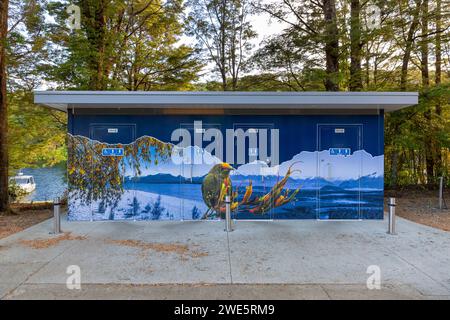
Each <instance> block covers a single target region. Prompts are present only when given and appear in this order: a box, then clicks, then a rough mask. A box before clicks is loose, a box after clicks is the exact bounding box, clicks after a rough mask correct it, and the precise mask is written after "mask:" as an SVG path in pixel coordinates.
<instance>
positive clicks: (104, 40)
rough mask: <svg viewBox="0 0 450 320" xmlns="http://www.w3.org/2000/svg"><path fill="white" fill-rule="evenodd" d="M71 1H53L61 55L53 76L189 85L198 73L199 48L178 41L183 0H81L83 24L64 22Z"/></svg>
mask: <svg viewBox="0 0 450 320" xmlns="http://www.w3.org/2000/svg"><path fill="white" fill-rule="evenodd" d="M68 3H69V2H68V1H67V0H65V1H59V2H54V3H51V4H50V12H51V14H52V15H53V16H54V17H56V22H57V23H56V24H54V25H53V26H52V28H53V30H54V32H53V36H52V41H53V42H54V43H55V44H56V45H57V46H55V47H56V49H55V50H54V58H53V59H54V60H58V63H56V68H51V70H50V71H51V74H50V79H52V80H54V81H55V82H57V83H58V84H60V85H61V87H65V88H77V89H91V90H111V89H115V90H185V89H188V88H189V85H190V83H191V81H193V80H195V79H196V77H197V71H198V69H199V65H200V64H199V62H198V59H197V57H196V53H195V51H194V50H193V49H192V48H191V47H189V46H186V45H182V44H179V43H178V41H179V39H180V37H181V35H182V24H181V22H180V19H181V11H182V9H183V7H182V6H181V0H170V1H162V0H115V1H112V0H79V1H77V2H75V4H78V5H79V6H80V8H81V17H82V18H81V29H80V30H68V29H67V28H66V27H65V24H64V20H65V19H66V18H67V13H66V12H65V8H66V6H67V5H68ZM58 48H60V49H59V50H58Z"/></svg>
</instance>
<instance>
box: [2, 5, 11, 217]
mask: <svg viewBox="0 0 450 320" xmlns="http://www.w3.org/2000/svg"><path fill="white" fill-rule="evenodd" d="M8 6H9V1H8V0H1V1H0V212H5V211H8V210H9V196H8V140H7V138H8V108H7V104H6V61H5V59H6V49H5V47H6V41H7V32H8Z"/></svg>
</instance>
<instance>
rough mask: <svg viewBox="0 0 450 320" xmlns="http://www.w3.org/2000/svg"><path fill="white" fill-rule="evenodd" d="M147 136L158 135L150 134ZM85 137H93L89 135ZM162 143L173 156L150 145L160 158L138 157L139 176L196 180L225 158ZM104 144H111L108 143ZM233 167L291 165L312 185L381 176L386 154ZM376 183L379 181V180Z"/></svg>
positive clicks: (256, 171) (279, 169)
mask: <svg viewBox="0 0 450 320" xmlns="http://www.w3.org/2000/svg"><path fill="white" fill-rule="evenodd" d="M145 137H148V138H151V139H155V138H152V137H149V136H145ZM142 138H144V137H141V138H138V139H137V140H136V141H135V142H134V143H138V141H139V140H140V139H142ZM85 139H87V140H90V139H88V138H85ZM90 141H91V143H101V142H99V141H94V140H90ZM158 141H159V140H158ZM159 143H160V144H163V145H166V144H167V145H170V146H171V147H173V149H172V154H171V156H169V157H168V158H166V159H162V158H160V157H158V156H156V149H155V148H154V147H150V148H149V149H148V150H147V152H148V153H149V154H150V157H151V158H154V159H156V158H158V160H159V161H158V162H155V161H153V162H152V163H150V164H149V163H148V162H146V161H145V160H144V159H143V158H141V160H139V161H140V162H141V170H140V174H139V177H138V178H139V179H143V178H145V177H146V176H147V177H151V176H152V177H155V176H159V177H160V178H161V179H163V180H166V181H167V179H168V178H170V177H172V178H170V179H169V180H174V179H188V180H191V181H194V180H196V181H197V180H201V178H203V177H204V176H205V175H207V174H208V172H209V171H210V170H211V168H212V167H213V166H214V165H215V164H217V163H220V162H222V161H221V160H220V159H219V158H218V157H216V156H214V155H212V154H211V153H210V152H208V151H207V150H205V149H203V148H201V147H199V146H188V147H185V148H179V147H175V146H173V144H171V143H167V142H163V141H159ZM132 144H133V143H132ZM105 145H106V146H112V145H109V144H105ZM233 167H234V168H235V170H233V171H232V172H231V173H230V176H231V178H232V179H236V180H239V179H245V178H252V177H267V178H269V179H270V178H272V179H275V178H278V177H280V176H281V177H283V176H286V174H287V171H288V169H289V168H291V170H292V172H291V175H290V177H289V179H290V180H299V181H300V180H301V181H308V182H310V183H311V185H312V184H315V183H316V182H317V181H319V180H325V181H327V182H330V181H334V183H335V184H336V183H342V182H343V181H352V180H361V179H366V180H367V179H372V180H373V179H377V180H380V179H381V180H382V178H383V170H384V159H383V155H380V156H372V155H371V154H370V153H368V152H366V151H365V150H358V151H355V152H353V153H352V154H350V155H348V156H344V155H332V154H331V153H330V151H329V150H322V151H301V152H300V153H298V154H297V155H295V156H294V157H293V158H292V159H290V160H287V161H284V162H282V163H281V164H279V165H275V166H269V165H268V164H267V163H266V162H264V161H261V160H256V161H253V162H251V163H246V164H243V165H239V166H236V165H233ZM124 176H125V177H127V178H132V177H136V173H135V170H134V169H133V168H132V166H131V163H130V162H129V161H125V174H124ZM174 181H175V180H174ZM169 183H170V182H169ZM316 184H317V183H316ZM319 185H320V183H319ZM377 185H379V183H378V182H377Z"/></svg>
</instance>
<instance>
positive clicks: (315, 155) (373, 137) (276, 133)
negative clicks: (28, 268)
mask: <svg viewBox="0 0 450 320" xmlns="http://www.w3.org/2000/svg"><path fill="white" fill-rule="evenodd" d="M417 102H418V94H417V93H416V92H123V91H121V92H115V91H102V92H98V91H64V92H62V91H36V92H35V103H37V104H41V105H45V106H47V107H50V108H54V109H58V110H61V111H64V112H67V116H68V138H67V145H68V162H67V172H68V188H69V199H68V206H69V212H68V218H69V220H124V219H131V220H191V219H219V218H221V217H223V215H224V212H225V203H224V199H225V196H226V195H228V196H230V198H231V211H232V217H233V218H236V219H320V220H330V219H353V220H363V219H382V218H383V177H384V159H383V157H384V155H383V154H384V136H383V129H384V114H385V113H386V112H391V111H395V110H399V109H401V108H404V107H408V106H411V105H414V104H417Z"/></svg>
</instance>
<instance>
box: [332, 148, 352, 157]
mask: <svg viewBox="0 0 450 320" xmlns="http://www.w3.org/2000/svg"><path fill="white" fill-rule="evenodd" d="M350 153H351V150H350V148H330V155H331V156H349V155H350Z"/></svg>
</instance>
